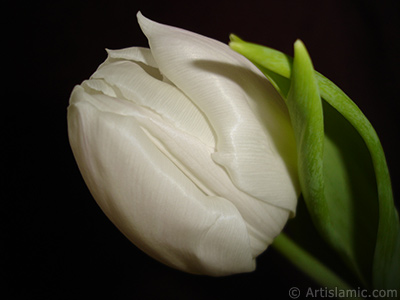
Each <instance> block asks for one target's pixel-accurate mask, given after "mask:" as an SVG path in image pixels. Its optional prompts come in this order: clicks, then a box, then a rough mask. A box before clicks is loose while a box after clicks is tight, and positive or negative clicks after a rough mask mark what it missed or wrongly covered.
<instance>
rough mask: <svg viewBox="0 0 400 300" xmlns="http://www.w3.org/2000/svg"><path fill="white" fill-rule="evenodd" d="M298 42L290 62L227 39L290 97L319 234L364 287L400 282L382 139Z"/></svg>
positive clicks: (399, 234)
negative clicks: (323, 74) (319, 71)
mask: <svg viewBox="0 0 400 300" xmlns="http://www.w3.org/2000/svg"><path fill="white" fill-rule="evenodd" d="M296 45H297V46H295V61H293V59H292V58H290V57H289V56H287V55H285V54H283V53H281V52H279V51H276V50H274V49H271V48H267V47H264V46H260V45H255V44H251V43H247V42H244V41H242V40H240V39H239V38H237V37H235V36H233V35H232V36H231V43H230V46H231V48H232V49H234V50H235V51H237V52H239V53H241V54H243V55H244V56H246V57H247V58H248V59H250V60H251V61H252V62H253V63H255V64H256V65H257V66H258V67H259V68H260V69H261V71H263V73H264V74H265V75H266V76H267V77H268V78H269V80H270V81H271V82H272V83H273V85H274V86H275V87H276V88H277V90H278V91H279V92H280V93H281V95H282V96H283V98H285V99H286V98H287V105H288V108H289V111H290V114H291V118H292V122H293V126H294V128H295V134H296V136H297V143H298V148H299V153H300V157H299V158H300V159H299V161H300V162H301V163H302V165H301V166H300V174H299V175H300V179H301V181H302V187H303V194H304V196H305V198H306V199H305V200H306V203H307V207H308V209H309V211H310V215H311V217H312V219H313V222H314V224H315V226H316V227H317V229H318V230H319V231H320V233H321V235H322V236H323V237H324V238H325V239H326V241H327V242H328V243H329V244H330V245H331V247H332V248H334V249H335V250H336V251H337V252H338V253H339V254H340V255H341V257H342V258H343V260H344V261H345V262H346V263H347V264H348V266H349V267H350V268H351V269H352V270H353V272H354V273H355V274H357V275H358V276H359V278H360V280H361V281H362V282H364V283H365V284H366V285H367V286H370V287H373V288H375V289H393V288H396V289H399V284H400V225H399V220H398V214H397V211H396V209H395V207H394V203H393V195H392V190H391V183H390V176H389V172H388V168H387V165H386V161H385V156H384V153H383V149H382V146H381V144H380V142H379V138H378V136H377V134H376V132H375V131H374V129H373V127H372V126H371V124H370V123H369V121H368V120H367V119H366V117H365V116H364V115H363V114H362V112H361V111H360V110H359V108H358V107H357V106H356V105H355V104H354V103H353V102H352V101H351V100H350V98H348V97H347V95H345V93H344V92H343V91H341V90H340V89H339V88H338V87H337V86H336V85H334V84H333V83H332V82H331V81H329V80H328V79H326V78H325V77H324V76H322V75H321V74H319V73H317V72H315V71H313V68H312V64H311V61H310V60H309V57H308V54H307V52H306V50H305V48H304V46H303V45H302V43H300V42H296ZM296 54H297V57H296ZM313 72H314V76H312V73H313ZM303 77H304V78H303ZM290 79H291V80H292V82H291V81H290ZM303 85H304V86H303ZM288 86H290V87H291V88H290V93H289V94H288V88H287V87H288ZM318 91H319V93H320V95H321V96H322V98H323V100H324V101H323V102H322V104H321V101H320V100H319V101H318V96H317V92H318ZM321 107H322V109H321ZM321 110H322V111H323V126H322V125H321V124H322V120H321V119H322V115H321ZM321 127H322V128H323V130H324V131H323V134H324V138H323V139H322V142H321ZM296 128H297V129H296ZM313 139H314V141H313ZM307 143H310V144H312V145H304V144H307ZM315 144H318V145H315ZM322 145H323V146H322ZM321 156H322V158H321ZM321 161H322V162H321ZM309 177H312V178H309Z"/></svg>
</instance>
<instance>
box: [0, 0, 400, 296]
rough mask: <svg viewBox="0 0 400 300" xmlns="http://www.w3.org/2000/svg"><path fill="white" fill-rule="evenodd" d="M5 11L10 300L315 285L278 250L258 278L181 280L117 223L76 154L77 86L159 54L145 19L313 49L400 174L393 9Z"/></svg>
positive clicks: (67, 6)
mask: <svg viewBox="0 0 400 300" xmlns="http://www.w3.org/2000/svg"><path fill="white" fill-rule="evenodd" d="M5 3H6V4H5V5H4V4H3V7H2V14H3V17H2V19H1V22H2V32H3V34H2V60H3V70H2V71H3V72H2V73H4V74H3V76H4V77H3V79H2V83H3V84H2V86H3V91H2V104H1V112H2V118H1V121H2V126H1V131H2V148H3V155H2V156H1V157H2V165H3V167H2V179H1V183H2V185H3V187H2V188H1V193H2V194H1V203H2V205H1V208H0V211H1V234H2V236H3V237H2V238H1V251H2V252H3V250H4V252H3V253H4V254H2V255H1V266H0V268H1V272H2V273H3V274H4V275H5V276H6V280H5V281H2V282H1V283H0V284H1V285H4V288H3V287H2V288H1V289H0V293H11V296H9V297H7V298H4V299H16V298H17V296H21V295H22V296H25V298H26V299H34V298H37V299H39V298H40V299H75V297H78V296H82V297H90V298H95V297H98V296H104V297H106V298H108V299H225V298H230V299H239V298H240V299H243V298H246V299H269V298H274V297H280V298H288V290H289V288H290V287H292V286H297V287H299V288H300V290H301V291H302V292H303V295H304V293H305V292H306V291H307V288H308V287H315V288H317V286H316V285H314V283H313V282H312V281H310V280H308V279H307V278H306V277H304V276H303V275H302V273H300V272H299V271H297V270H296V269H295V268H293V267H292V266H291V265H290V264H289V263H287V262H286V261H285V260H284V259H283V258H282V257H280V255H279V254H277V253H276V252H274V250H273V249H269V250H268V251H267V252H266V253H264V254H263V255H261V256H260V258H259V259H258V268H257V270H256V271H255V272H253V273H251V274H241V275H235V276H230V277H226V278H209V277H203V276H193V275H188V274H184V273H182V272H179V271H175V270H171V269H169V268H168V267H165V266H163V265H161V264H159V263H158V262H156V261H154V260H152V259H151V258H149V257H148V256H147V255H146V254H144V253H142V252H141V251H139V250H138V249H136V247H135V246H133V245H132V244H131V243H130V242H128V241H127V240H126V239H125V238H124V236H123V235H122V234H120V233H119V231H118V230H117V229H116V228H115V227H114V226H113V225H112V224H111V222H110V221H108V219H107V218H106V217H105V216H104V215H103V213H102V212H101V210H100V209H99V208H98V207H97V205H96V204H95V202H94V200H93V199H92V197H91V195H90V193H89V192H88V190H87V188H86V186H85V184H84V182H83V180H82V178H81V176H80V173H79V170H78V168H77V166H76V164H75V161H74V158H73V156H72V153H71V150H70V148H69V144H68V137H67V130H66V108H67V106H68V100H69V99H68V98H69V94H70V92H71V90H72V88H73V86H74V85H76V84H79V83H80V82H82V81H83V80H84V79H87V78H88V77H89V76H90V75H91V74H92V73H93V72H94V71H95V69H96V68H97V66H98V65H99V64H100V63H101V62H102V61H103V60H104V59H105V58H106V52H105V51H104V49H105V48H111V49H118V48H123V47H129V46H147V42H146V39H145V37H144V36H143V34H142V33H141V31H140V28H139V26H138V25H137V22H136V17H135V15H136V13H137V11H138V10H141V11H142V12H143V14H144V15H145V16H147V17H149V18H151V19H153V20H155V21H158V22H161V23H166V24H169V25H174V26H177V27H182V28H185V29H188V30H191V31H194V32H197V33H200V34H203V35H206V36H209V37H212V38H215V39H217V40H220V41H222V42H226V43H227V42H228V36H229V34H230V33H231V32H232V33H235V34H237V35H239V36H241V37H242V38H244V39H246V40H249V41H252V42H256V43H260V44H264V45H267V46H270V47H273V48H276V49H278V50H281V51H284V52H286V53H288V54H292V53H293V51H292V45H293V42H294V41H295V40H296V39H297V38H300V39H302V40H303V41H304V42H305V44H306V46H307V48H308V50H309V52H310V55H311V57H312V59H313V63H314V66H315V68H316V69H317V70H318V71H319V72H321V73H322V74H324V75H325V76H327V77H328V78H330V79H331V80H332V81H333V82H335V83H336V84H337V85H339V86H340V87H341V88H342V89H343V90H344V91H345V92H346V93H347V94H348V95H349V96H350V97H351V98H352V99H353V100H354V101H355V102H356V103H357V105H358V106H359V107H360V108H361V109H362V110H363V112H364V113H365V114H366V116H367V117H368V119H369V120H370V121H371V123H372V124H373V125H374V127H375V129H376V131H377V132H378V134H379V136H380V138H381V142H382V144H383V147H384V149H385V151H386V155H387V160H388V165H389V168H390V171H391V175H392V181H393V185H394V190H395V198H396V199H398V198H399V192H398V191H399V189H398V188H397V184H398V182H399V176H400V166H399V159H398V152H399V150H400V147H399V144H398V131H397V127H398V114H399V106H398V102H399V93H398V89H399V84H398V83H399V80H400V76H399V71H398V70H399V58H398V54H399V53H400V52H399V50H400V49H399V44H398V39H399V37H400V34H399V33H400V26H399V18H400V14H399V7H398V4H395V1H391V2H390V1H357V0H346V1H345V0H343V1H333V0H327V1H321V0H319V1H318V0H311V1H289V0H280V1H273V0H264V1H253V0H242V1H232V0H231V1H227V0H226V1H225V0H224V1H217V0H214V1H210V0H204V1H174V0H171V1H151V0H148V1H134V0H132V1H31V2H28V3H26V2H19V1H13V2H7V1H6V2H5Z"/></svg>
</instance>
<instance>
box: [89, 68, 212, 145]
mask: <svg viewBox="0 0 400 300" xmlns="http://www.w3.org/2000/svg"><path fill="white" fill-rule="evenodd" d="M143 67H144V66H140V65H138V64H137V63H135V62H129V61H117V62H113V63H111V64H107V65H103V66H102V67H100V68H99V69H98V70H97V71H96V72H95V73H94V74H93V75H92V78H95V79H104V81H105V82H107V84H108V85H110V86H112V87H113V88H114V89H115V90H117V91H118V94H119V96H120V97H121V98H122V99H126V100H129V101H132V102H134V103H136V104H138V105H141V106H144V107H147V108H150V109H152V110H154V111H156V112H157V113H158V114H160V115H161V116H162V117H164V118H166V119H167V120H168V122H171V123H173V124H174V125H175V126H176V127H177V128H180V129H181V130H184V131H186V132H188V133H190V134H192V135H193V136H196V137H198V138H199V139H200V140H201V141H203V142H204V143H206V144H207V145H209V146H211V147H215V138H214V133H213V131H212V129H211V127H210V125H209V123H208V120H207V119H206V117H205V116H204V114H203V113H202V112H200V110H199V109H198V108H197V107H196V106H195V105H194V104H193V102H192V101H191V100H190V99H188V98H187V97H186V95H184V94H183V93H182V92H181V91H179V90H178V89H177V88H176V87H174V86H171V84H169V83H166V82H163V81H162V80H160V78H156V77H154V76H153V75H151V74H149V72H148V70H144V69H143ZM105 93H106V92H105ZM106 94H107V93H106ZM110 96H111V95H110Z"/></svg>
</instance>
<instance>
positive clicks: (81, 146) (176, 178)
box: [68, 86, 255, 276]
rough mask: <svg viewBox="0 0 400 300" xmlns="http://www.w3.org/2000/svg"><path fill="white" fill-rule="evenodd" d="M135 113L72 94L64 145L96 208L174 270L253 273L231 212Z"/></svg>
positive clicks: (103, 98) (131, 107)
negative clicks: (163, 149) (188, 174)
mask: <svg viewBox="0 0 400 300" xmlns="http://www.w3.org/2000/svg"><path fill="white" fill-rule="evenodd" d="M141 110H143V108H140V107H139V106H137V105H135V104H134V103H130V102H128V101H124V100H119V99H117V98H111V97H109V96H107V95H102V94H93V95H91V94H89V93H87V92H86V91H85V90H84V88H83V87H79V86H78V87H76V88H75V89H74V91H73V93H72V96H71V105H70V107H69V109H68V126H69V128H68V129H69V137H70V143H71V147H72V149H73V152H74V155H75V157H76V160H77V162H78V166H79V168H80V170H81V173H82V175H83V178H84V179H85V182H86V184H87V185H88V187H89V189H90V191H91V193H92V194H93V197H94V198H95V199H96V201H97V203H98V204H99V206H100V207H101V208H102V210H103V211H104V212H105V213H106V214H107V216H108V217H109V218H110V220H112V222H113V223H114V224H115V225H116V226H117V227H118V228H119V229H120V230H121V232H123V233H124V234H125V235H126V236H127V238H129V239H130V240H131V241H132V242H133V243H134V244H135V245H137V246H138V247H139V248H141V249H142V250H143V251H145V252H146V253H148V254H149V255H151V256H152V257H154V258H156V259H158V260H159V261H161V262H163V263H165V264H167V265H170V266H172V267H174V268H177V269H181V270H184V271H187V272H191V273H201V274H208V275H213V276H220V275H228V274H232V273H237V272H249V271H252V270H253V269H254V268H255V261H254V258H253V257H252V255H251V250H250V246H249V237H248V233H247V229H246V225H245V223H244V222H243V219H242V217H241V215H240V213H239V212H238V210H237V209H236V207H235V206H234V205H233V204H232V203H230V202H229V201H227V200H226V199H224V198H221V197H216V196H207V195H205V194H204V193H203V192H201V190H200V189H199V188H198V187H197V186H196V185H195V184H194V183H193V182H192V181H191V180H190V179H189V178H188V177H186V176H185V175H184V174H183V173H182V172H181V171H180V170H179V169H178V168H176V166H175V165H174V164H173V162H171V161H170V160H169V159H168V158H167V157H166V156H165V155H164V154H163V153H162V152H161V151H160V150H159V149H158V148H157V147H156V146H155V145H154V143H153V142H152V141H151V140H150V139H149V137H148V136H147V135H146V133H145V132H144V131H143V129H142V128H141V126H140V125H139V123H138V122H137V120H136V117H139V118H140V115H141ZM150 182H151V184H149V183H150Z"/></svg>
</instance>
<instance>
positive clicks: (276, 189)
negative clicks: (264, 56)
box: [138, 13, 299, 212]
mask: <svg viewBox="0 0 400 300" xmlns="http://www.w3.org/2000/svg"><path fill="white" fill-rule="evenodd" d="M138 20H139V24H140V26H141V28H142V30H143V32H144V33H145V35H146V36H147V38H148V40H149V44H150V48H151V51H152V54H153V57H154V59H155V61H156V63H157V65H158V67H159V69H160V71H161V72H162V73H163V74H165V76H167V77H168V78H169V79H170V80H171V81H172V82H173V83H174V84H175V85H176V86H177V87H178V88H179V89H180V90H182V91H183V92H184V93H185V94H186V95H187V96H188V97H189V98H190V99H191V100H192V101H193V102H194V103H195V105H196V106H197V107H199V109H200V110H201V111H202V112H204V114H205V115H206V116H207V118H208V120H209V122H210V124H211V126H212V128H213V130H214V131H215V133H216V137H217V144H216V148H217V149H216V152H214V153H213V154H212V158H213V159H214V161H215V162H216V163H218V164H220V165H221V166H223V167H224V168H225V169H226V171H227V172H228V174H229V175H230V177H231V179H232V181H233V182H234V183H235V185H236V186H237V187H238V188H239V189H241V190H242V191H243V192H245V193H248V194H249V195H251V196H253V197H255V198H257V199H260V200H262V201H264V202H267V203H270V204H273V205H275V206H277V207H281V208H284V209H287V210H290V211H291V212H294V211H295V206H296V202H297V196H298V194H299V188H298V187H299V184H298V182H297V169H296V153H295V151H294V149H295V141H294V135H293V131H292V129H291V125H290V120H289V116H288V113H287V110H286V107H285V105H284V103H283V101H282V99H281V98H280V96H279V95H278V93H277V92H276V91H274V89H273V87H272V86H271V85H270V84H269V82H268V81H267V80H266V79H265V77H264V76H263V75H262V74H261V73H260V71H258V70H257V69H256V68H255V67H254V66H253V65H252V64H251V63H250V62H249V61H247V60H246V59H244V58H243V57H242V56H240V55H238V54H237V53H235V52H234V51H232V50H231V49H229V47H228V46H227V45H224V44H222V43H219V42H217V41H215V40H212V39H208V38H206V37H203V36H200V35H197V34H194V33H192V32H188V31H185V30H182V29H179V28H174V27H170V26H166V25H161V24H158V23H155V22H153V21H151V20H149V19H146V18H145V17H143V16H142V15H141V14H140V13H139V14H138ZM278 153H279V154H278Z"/></svg>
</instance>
